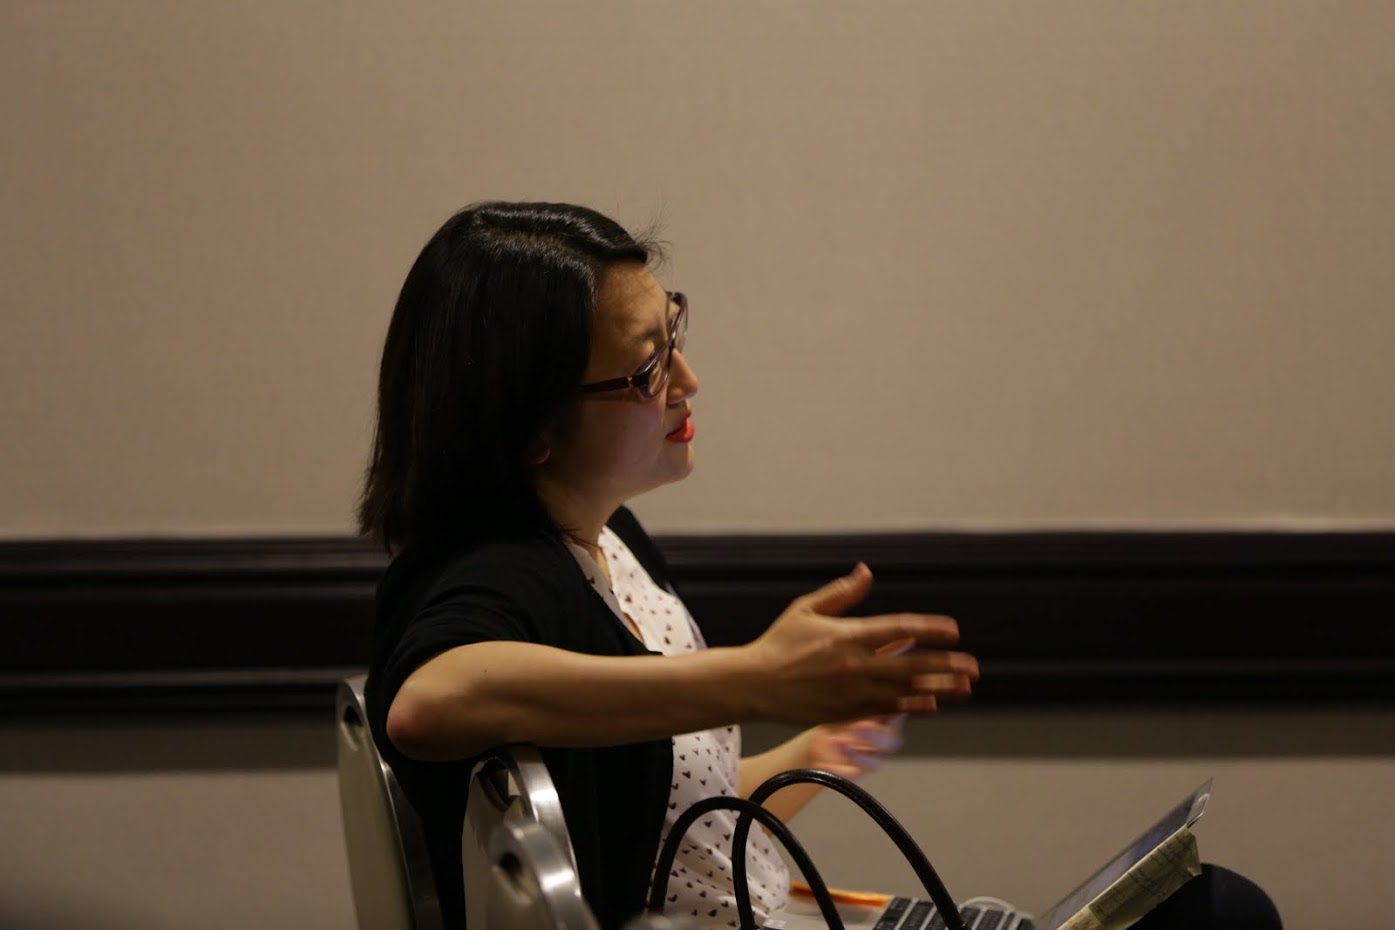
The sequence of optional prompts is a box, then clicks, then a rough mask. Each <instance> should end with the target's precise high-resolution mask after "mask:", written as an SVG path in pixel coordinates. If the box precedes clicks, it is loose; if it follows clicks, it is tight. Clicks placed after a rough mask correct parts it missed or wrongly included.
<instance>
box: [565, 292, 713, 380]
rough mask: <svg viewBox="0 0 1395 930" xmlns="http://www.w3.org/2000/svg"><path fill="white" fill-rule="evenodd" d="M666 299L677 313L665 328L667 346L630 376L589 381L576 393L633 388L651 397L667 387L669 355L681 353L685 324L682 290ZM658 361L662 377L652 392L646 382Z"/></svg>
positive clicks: (670, 361)
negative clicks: (666, 328)
mask: <svg viewBox="0 0 1395 930" xmlns="http://www.w3.org/2000/svg"><path fill="white" fill-rule="evenodd" d="M667 293H668V299H669V301H670V302H671V303H675V304H678V312H677V313H675V314H674V315H673V326H672V327H670V328H669V333H668V344H667V345H666V346H664V347H662V348H661V349H659V350H658V351H657V352H655V353H654V354H653V355H651V356H650V357H649V359H648V360H647V361H645V363H644V364H643V365H641V366H639V368H638V369H637V370H636V371H635V373H634V374H632V375H630V376H629V377H626V378H607V379H606V380H604V381H593V382H591V383H590V384H583V385H582V386H581V387H580V388H578V389H577V390H578V391H579V392H580V393H582V394H599V393H601V392H603V391H621V390H624V389H625V388H631V387H632V388H634V389H635V390H636V391H638V392H639V393H640V396H642V397H645V398H649V397H654V396H655V395H656V394H658V393H659V392H660V391H662V390H663V389H664V387H665V386H667V385H668V378H669V373H670V372H671V371H672V370H673V353H674V351H675V350H677V351H679V352H682V351H683V346H681V345H679V343H680V342H686V341H687V340H686V339H685V338H684V337H685V336H686V334H687V330H686V328H685V327H686V324H687V320H688V295H686V294H684V293H683V292H682V291H668V292H667ZM660 362H662V363H663V365H664V377H663V380H662V381H660V382H659V383H658V384H657V385H656V386H655V387H654V388H653V389H652V390H651V389H650V387H649V379H650V377H651V376H652V375H653V371H654V366H655V365H658V364H659V363H660Z"/></svg>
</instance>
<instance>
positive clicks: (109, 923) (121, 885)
mask: <svg viewBox="0 0 1395 930" xmlns="http://www.w3.org/2000/svg"><path fill="white" fill-rule="evenodd" d="M775 733H776V731H773V730H764V729H762V730H758V731H748V733H747V743H748V746H749V747H751V748H759V747H760V746H762V745H765V744H767V743H768V742H769V741H770V739H771V738H773V735H774V734H775ZM332 734H333V728H332V726H331V725H329V723H328V721H327V720H326V721H325V722H323V723H322V722H320V721H314V720H306V721H303V722H285V721H282V722H274V721H256V720H245V721H227V720H223V721H218V720H196V721H186V722H184V723H182V724H172V723H170V722H168V721H165V722H158V721H144V722H137V723H132V724H122V725H118V726H113V725H110V724H107V725H62V726H54V725H48V726H30V727H24V726H18V725H14V724H7V725H4V726H0V745H4V746H5V754H4V755H3V757H0V836H3V837H4V838H5V841H4V842H3V843H0V926H3V927H5V928H7V930H128V928H129V930H184V928H186V927H191V926H198V927H203V928H207V930H224V928H226V930H246V928H248V927H258V928H267V930H271V928H281V927H286V928H297V930H321V928H323V930H350V928H352V927H353V912H352V905H351V903H350V897H349V886H348V876H347V872H346V866H345V861H344V852H343V842H342V839H341V836H340V833H339V820H338V817H339V811H338V802H337V797H336V794H335V783H334V774H333V770H332V768H331V766H332V764H333V762H332V758H333V747H332V743H331V741H332V739H333V735H332ZM1392 734H1395V714H1392V713H1391V712H1388V711H1382V712H1369V711H1368V712H1344V711H1314V712H1273V713H1258V712H1254V713H1250V712H1225V713H1215V712H1212V713H1206V712H1197V713H1192V714H1186V713H1112V714H1111V713H1104V714H1082V713H1078V712H1071V713H1067V712H1050V713H1045V712H1044V713H1039V714H1023V713H987V712H982V711H969V712H964V711H961V712H960V713H959V714H958V715H951V714H946V715H943V716H941V717H940V718H938V719H933V720H929V721H923V722H919V723H917V724H914V725H913V727H912V729H911V730H910V732H909V734H908V740H907V746H906V747H905V750H904V751H903V753H902V754H901V755H900V756H899V757H898V758H896V759H895V760H894V761H893V762H891V763H890V764H889V765H888V766H887V767H886V768H885V769H884V770H882V771H881V772H878V773H876V774H874V775H872V776H870V777H869V778H868V780H867V781H866V786H867V787H868V788H869V789H870V790H871V791H872V792H873V793H874V794H875V795H877V797H879V798H881V799H882V800H883V801H884V802H885V803H886V804H887V805H888V806H889V807H890V808H891V810H892V812H893V813H894V814H896V816H898V817H899V818H900V819H901V820H902V821H903V822H904V823H905V824H906V825H907V827H908V828H910V830H911V831H912V833H913V834H914V835H915V836H916V837H917V839H918V840H919V841H920V842H921V844H922V846H923V847H924V848H925V850H926V851H927V853H928V854H929V855H930V856H931V858H932V860H933V861H934V863H935V865H936V868H937V870H938V871H939V872H940V874H941V877H942V878H943V879H944V881H945V883H946V884H947V885H948V886H949V888H950V890H951V891H952V892H953V893H954V894H955V895H956V896H957V897H959V898H961V899H962V898H967V897H969V896H972V895H976V894H992V895H997V896H1000V897H1004V898H1007V899H1009V900H1011V901H1013V902H1015V903H1018V904H1020V905H1022V906H1024V907H1027V908H1032V909H1044V908H1045V907H1047V906H1048V905H1049V904H1050V903H1052V902H1053V901H1054V900H1055V899H1056V898H1057V897H1059V896H1060V895H1062V894H1064V893H1065V891H1067V890H1069V888H1070V887H1072V886H1073V885H1074V883H1075V882H1077V881H1079V880H1080V879H1081V878H1083V877H1084V875H1085V874H1088V872H1089V871H1090V870H1091V869H1092V868H1093V867H1094V866H1095V865H1098V864H1099V863H1100V862H1103V861H1104V860H1105V859H1106V858H1107V857H1109V856H1110V855H1112V854H1113V853H1114V852H1116V851H1117V850H1118V848H1119V847H1121V846H1122V845H1123V844H1124V843H1126V842H1127V841H1128V840H1129V839H1130V838H1131V837H1132V836H1133V835H1134V834H1136V833H1137V832H1138V831H1139V830H1141V828H1142V827H1143V826H1144V825H1145V824H1147V823H1148V822H1150V821H1151V820H1152V819H1154V818H1155V817H1156V816H1157V815H1158V814H1159V813H1160V812H1161V811H1162V810H1164V809H1166V808H1167V807H1168V806H1169V805H1170V804H1172V803H1174V802H1176V801H1177V800H1180V799H1181V797H1182V796H1183V795H1184V794H1185V793H1186V792H1187V791H1188V790H1190V789H1191V788H1192V787H1194V786H1195V785H1196V784H1197V783H1199V782H1200V781H1201V780H1202V779H1203V778H1205V777H1207V776H1212V775H1214V776H1215V778H1216V787H1215V796H1214V797H1213V799H1212V804H1211V806H1210V808H1209V809H1208V811H1207V814H1206V817H1205V818H1204V819H1203V821H1202V823H1201V825H1200V827H1199V828H1198V838H1199V840H1200V844H1201V851H1202V857H1203V859H1205V860H1207V861H1212V862H1217V863H1221V864H1224V865H1227V866H1229V867H1230V868H1232V869H1235V870H1237V871H1240V872H1242V873H1244V874H1246V875H1248V876H1250V877H1251V878H1253V879H1254V880H1256V881H1257V882H1259V883H1260V884H1261V885H1262V886H1264V887H1265V888H1266V889H1267V890H1268V891H1269V892H1270V894H1271V895H1272V896H1273V898H1274V899H1275V901H1276V903H1277V904H1278V905H1279V908H1280V910H1281V912H1282V914H1283V916H1284V919H1285V923H1286V925H1287V926H1289V927H1292V928H1305V927H1324V926H1342V925H1348V924H1355V925H1358V926H1384V923H1383V921H1387V920H1388V917H1389V914H1390V912H1391V910H1392V908H1395V893H1392V891H1391V889H1390V883H1389V882H1390V876H1391V874H1395V828H1392V826H1391V821H1390V812H1391V798H1392V797H1395V736H1392ZM793 826H794V827H795V830H796V834H797V835H798V836H799V837H800V839H801V841H802V842H804V843H805V844H806V846H807V847H808V848H809V850H810V853H811V854H812V855H813V857H814V860H815V862H816V863H817V864H818V866H819V868H820V871H821V872H822V873H823V874H824V876H825V877H826V878H828V879H829V880H830V881H833V882H837V883H839V884H841V885H843V886H852V887H870V888H876V889H884V890H899V891H914V890H915V889H916V887H917V886H916V884H915V879H914V876H913V875H912V874H911V872H910V871H909V870H908V869H907V868H906V867H905V866H904V865H903V864H902V863H901V860H900V859H899V857H898V855H897V854H896V852H895V850H894V849H893V848H892V847H891V845H890V844H889V843H888V842H887V841H886V840H884V839H883V838H882V837H881V835H880V833H879V832H878V831H877V830H876V828H875V826H873V825H872V824H871V823H870V822H867V821H865V820H864V819H863V818H862V817H861V815H860V814H856V813H855V811H854V809H853V808H852V806H851V805H850V804H849V803H848V802H846V801H843V800H842V799H841V798H836V797H831V796H830V797H825V798H819V799H817V800H816V801H815V802H814V804H813V805H811V807H810V808H809V810H808V811H806V812H805V814H803V815H801V817H800V818H799V819H798V820H796V821H795V822H794V824H793ZM1373 920H1374V921H1375V923H1370V921H1373Z"/></svg>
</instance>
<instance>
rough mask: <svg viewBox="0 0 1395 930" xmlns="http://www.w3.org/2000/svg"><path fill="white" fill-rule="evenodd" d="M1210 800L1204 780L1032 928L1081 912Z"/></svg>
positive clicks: (1048, 928)
mask: <svg viewBox="0 0 1395 930" xmlns="http://www.w3.org/2000/svg"><path fill="white" fill-rule="evenodd" d="M1210 796H1211V781H1210V780H1208V781H1207V782H1206V783H1205V784H1203V785H1202V786H1201V787H1199V788H1197V789H1196V790H1195V791H1193V792H1192V793H1191V794H1190V795H1188V796H1187V799H1186V800H1184V801H1183V802H1182V803H1181V804H1178V805H1177V806H1176V807H1174V808H1173V809H1172V810H1170V811H1168V812H1167V814H1166V815H1165V816H1164V817H1163V818H1162V819H1161V820H1159V821H1158V822H1157V823H1155V824H1153V825H1152V826H1151V827H1149V828H1148V829H1147V830H1145V831H1144V832H1143V835H1142V836H1140V837H1139V838H1138V839H1136V840H1134V841H1133V842H1132V843H1130V844H1129V845H1128V846H1127V847H1126V848H1125V849H1124V851H1123V852H1121V853H1119V855H1117V856H1115V857H1114V858H1113V859H1111V860H1110V861H1109V863H1108V864H1107V865H1105V867H1104V868H1102V869H1100V870H1099V871H1098V872H1096V873H1095V874H1094V875H1091V876H1090V877H1089V878H1087V879H1086V880H1085V882H1084V883H1083V884H1082V885H1081V886H1080V887H1079V888H1076V889H1075V890H1074V891H1072V892H1071V893H1070V894H1068V895H1066V896H1065V898H1063V899H1062V900H1061V903H1059V904H1057V905H1056V906H1055V907H1053V908H1052V909H1051V910H1049V911H1047V912H1046V913H1045V914H1044V915H1042V917H1041V918H1040V919H1039V920H1037V922H1036V925H1037V926H1038V927H1040V928H1041V930H1055V928H1056V927H1058V926H1060V925H1061V924H1062V923H1064V922H1065V921H1066V920H1068V919H1070V917H1072V916H1073V915H1074V914H1075V913H1077V912H1078V911H1079V910H1080V909H1081V908H1083V907H1085V906H1086V905H1087V904H1089V903H1090V902H1091V901H1093V900H1094V899H1095V898H1096V897H1098V896H1099V894H1100V892H1102V891H1104V890H1105V889H1106V888H1108V887H1109V886H1110V885H1112V884H1114V882H1116V881H1118V879H1119V878H1120V876H1122V875H1123V874H1124V873H1125V872H1127V871H1128V870H1129V869H1131V868H1133V867H1134V866H1135V865H1137V864H1138V863H1139V862H1141V861H1142V860H1143V858H1144V857H1145V856H1147V855H1148V854H1149V853H1150V852H1152V851H1153V850H1154V849H1157V848H1158V846H1159V845H1161V844H1162V842H1163V841H1164V840H1166V839H1167V838H1168V837H1169V836H1171V835H1172V834H1174V833H1176V832H1177V831H1178V830H1180V829H1182V828H1183V827H1185V826H1189V825H1190V824H1193V823H1195V822H1196V820H1197V818H1198V817H1200V816H1201V814H1202V811H1204V810H1205V809H1206V800H1207V799H1208V798H1209V797H1210Z"/></svg>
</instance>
